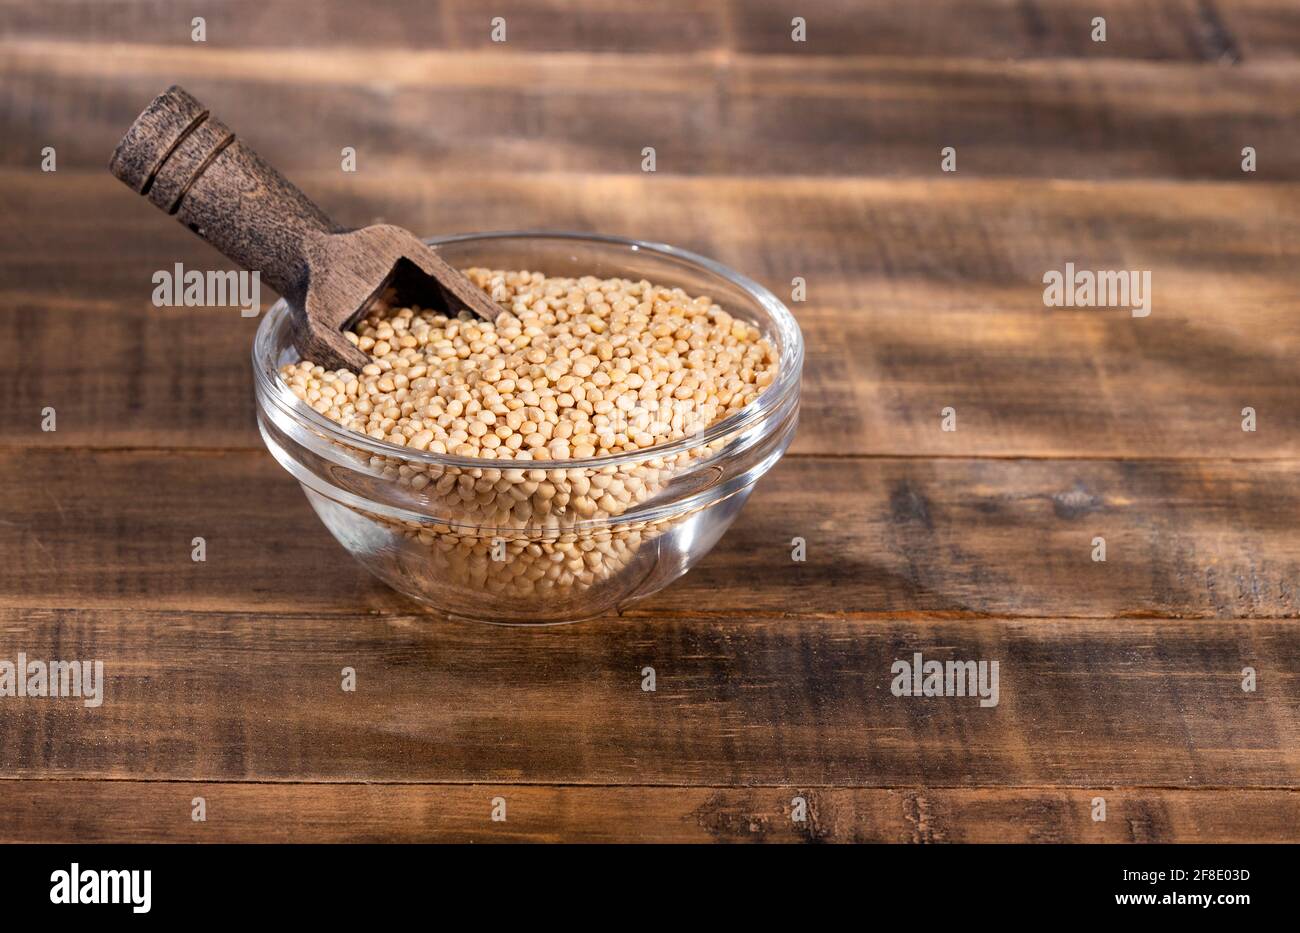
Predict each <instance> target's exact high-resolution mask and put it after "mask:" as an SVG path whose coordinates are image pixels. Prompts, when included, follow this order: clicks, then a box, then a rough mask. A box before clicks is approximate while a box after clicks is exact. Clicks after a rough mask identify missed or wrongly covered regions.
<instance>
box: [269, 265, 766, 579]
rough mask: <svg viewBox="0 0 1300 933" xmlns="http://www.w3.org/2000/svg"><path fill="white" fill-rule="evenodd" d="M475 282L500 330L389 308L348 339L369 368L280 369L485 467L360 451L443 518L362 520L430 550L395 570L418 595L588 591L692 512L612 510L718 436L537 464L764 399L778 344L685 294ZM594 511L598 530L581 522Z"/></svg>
mask: <svg viewBox="0 0 1300 933" xmlns="http://www.w3.org/2000/svg"><path fill="white" fill-rule="evenodd" d="M466 274H467V275H468V276H469V277H470V279H471V280H472V281H473V282H474V283H475V284H477V285H478V286H479V287H480V288H482V289H483V290H484V291H485V292H487V293H488V294H489V295H491V296H492V298H493V299H494V300H496V301H497V302H498V303H499V304H500V305H501V306H502V307H503V308H504V309H505V312H506V313H503V314H502V315H501V316H500V317H499V318H498V319H497V321H496V322H495V324H494V323H490V322H487V321H482V320H480V319H478V318H473V317H470V316H469V315H468V314H463V315H461V316H459V317H456V318H450V319H449V318H447V317H446V316H445V315H441V314H436V313H433V312H429V311H422V310H418V309H413V308H399V309H395V310H394V309H390V308H389V307H387V306H386V305H380V306H379V307H377V308H376V309H375V311H374V312H373V313H372V314H371V315H370V316H369V317H367V318H366V319H365V320H363V321H361V322H360V323H359V324H358V325H357V326H356V328H355V332H349V334H348V336H349V339H352V340H354V341H355V343H356V344H357V346H359V347H360V348H361V349H362V350H364V351H365V352H366V354H367V355H368V356H369V357H370V359H371V362H370V363H369V364H367V365H366V366H365V367H364V368H363V369H362V371H361V373H360V374H359V375H358V374H356V373H352V372H348V371H347V370H340V371H337V372H327V371H326V370H324V369H323V368H322V367H320V366H316V365H314V364H312V363H311V362H310V361H303V362H300V363H298V364H289V365H286V366H284V367H283V368H282V369H281V372H280V375H281V378H282V379H283V380H284V382H285V383H286V384H287V385H288V386H289V388H290V389H291V390H292V391H293V392H294V394H295V395H297V396H298V397H299V398H300V399H302V400H303V401H305V402H306V403H307V404H309V405H311V406H312V408H314V409H315V410H316V411H318V412H320V413H322V414H324V415H325V416H326V417H328V418H330V419H332V420H334V421H337V422H339V423H340V424H342V425H343V426H344V427H347V428H349V429H351V430H353V431H356V432H360V433H363V434H366V435H368V436H370V437H372V438H375V439H377V440H384V441H387V442H389V443H392V444H396V445H399V446H403V447H410V448H414V449H416V450H420V451H430V452H434V453H439V454H446V453H450V454H455V455H459V456H464V457H473V458H477V459H479V460H482V461H483V465H482V467H475V468H472V469H471V468H461V467H452V466H447V467H443V466H439V465H430V464H423V463H420V462H418V461H411V460H406V459H403V458H401V457H400V456H378V455H365V456H367V457H368V462H369V465H370V467H371V468H372V469H374V470H377V471H379V472H380V473H381V474H382V475H383V476H385V477H386V478H387V479H389V480H392V481H393V482H395V483H397V484H398V485H399V486H402V487H405V488H406V489H407V490H409V491H411V492H414V493H416V494H418V495H420V496H422V497H423V498H424V499H425V501H427V502H428V503H429V505H430V506H431V507H432V508H431V511H432V513H433V514H436V515H438V516H439V518H440V520H435V519H430V520H428V521H425V522H420V523H415V522H406V521H401V522H397V521H392V520H390V519H386V518H381V517H379V516H377V515H369V517H370V518H371V519H372V520H374V521H376V522H378V523H380V524H381V525H383V526H385V527H387V528H389V529H391V530H393V531H394V532H397V533H399V534H400V535H401V537H402V539H404V540H405V541H406V542H408V543H410V544H412V545H419V546H420V548H421V551H420V552H419V554H409V553H405V552H403V553H402V554H401V555H400V557H399V560H400V561H401V563H402V569H401V573H402V574H403V575H405V576H407V577H409V578H418V580H419V587H420V588H423V590H424V591H425V592H426V595H428V590H429V589H430V588H444V589H443V590H442V591H441V592H442V593H443V594H444V595H445V600H444V599H442V598H439V599H434V600H433V601H435V602H440V601H450V600H455V599H457V598H461V597H463V591H464V590H467V589H470V590H473V591H475V592H477V593H478V594H479V596H480V597H482V598H488V599H490V598H493V597H501V598H503V599H507V600H509V599H518V598H520V597H530V598H538V597H543V598H546V599H548V600H551V601H554V600H557V599H560V600H562V599H564V598H578V597H580V596H581V594H582V592H583V591H584V590H586V589H588V588H590V587H592V586H594V585H595V584H597V583H600V582H602V581H604V580H607V579H609V578H610V577H612V576H613V575H614V574H616V573H617V572H618V571H620V570H622V569H623V568H625V567H627V566H628V565H629V564H631V563H632V562H633V561H634V560H635V559H636V557H637V556H638V553H639V552H640V549H641V547H642V545H643V544H645V543H646V542H649V541H653V540H654V539H655V538H657V537H658V535H659V534H660V533H662V532H663V531H664V530H666V529H667V528H668V527H671V526H672V525H673V524H674V523H676V522H679V521H682V520H684V519H685V518H686V515H685V514H682V515H676V516H674V517H672V518H668V519H659V520H655V521H650V522H646V521H627V520H624V521H614V519H617V518H618V517H619V516H622V515H624V513H626V512H627V511H628V510H629V509H632V508H634V507H635V506H637V505H640V504H642V503H644V502H646V501H647V500H648V499H650V498H652V497H653V496H655V495H656V494H657V493H659V492H661V491H663V490H664V489H665V487H666V486H667V485H668V483H669V482H670V481H671V480H672V478H673V477H674V476H675V475H677V474H678V473H680V472H682V471H683V470H686V469H689V467H690V464H691V462H692V461H694V460H696V459H698V458H700V457H703V456H707V455H709V454H711V453H713V452H716V451H717V450H719V449H721V447H722V446H723V444H724V443H725V441H726V439H725V438H724V439H719V440H717V441H714V442H713V443H711V444H709V445H707V446H704V447H697V448H693V449H691V450H690V451H687V452H685V453H678V454H675V455H669V456H666V457H665V456H655V455H654V454H653V452H652V453H650V454H648V455H647V457H646V458H645V459H637V460H634V461H633V462H631V463H626V464H621V465H618V466H587V465H579V464H577V463H575V464H573V465H572V466H567V467H563V468H560V467H551V468H548V469H538V468H536V467H531V466H529V461H537V460H552V461H570V460H573V461H581V460H584V459H586V458H590V457H594V456H599V455H603V454H613V453H622V452H630V451H638V450H644V449H646V448H650V447H654V446H657V445H660V444H665V443H669V442H672V441H675V440H678V439H681V438H684V437H687V436H689V435H691V434H693V433H696V432H698V431H700V430H702V429H704V428H706V427H708V426H709V425H710V424H713V423H715V422H717V421H718V420H720V419H722V418H725V417H726V416H727V415H729V414H731V413H733V412H735V411H738V410H739V409H741V408H743V407H744V406H745V405H747V404H748V403H749V402H750V401H752V400H753V399H754V398H755V397H757V396H758V394H759V393H760V392H761V391H762V390H763V388H764V387H765V386H767V385H769V384H770V383H771V382H772V380H773V378H774V377H775V375H776V369H777V353H776V351H775V349H774V348H773V346H772V344H771V343H770V342H769V341H768V340H767V338H765V337H764V336H763V335H762V334H761V333H760V332H759V330H758V329H757V328H756V327H754V326H753V325H752V324H749V323H746V322H744V321H740V320H737V319H735V318H733V317H732V316H731V315H729V314H728V313H727V312H726V311H724V310H723V309H722V308H720V307H719V306H718V305H716V304H714V303H713V302H712V301H711V300H710V299H708V298H692V297H689V296H688V295H686V293H685V292H683V291H682V290H681V289H677V288H664V287H661V286H656V285H652V284H651V283H649V282H645V281H641V282H632V281H629V280H626V279H605V280H600V279H596V278H592V277H586V278H580V279H573V278H547V277H546V276H544V275H542V274H541V273H539V272H500V271H489V270H486V269H469V270H466ZM358 453H359V454H360V451H358ZM503 461H504V462H503ZM367 514H369V513H367ZM602 519H610V520H611V521H609V522H602V521H601V520H602ZM588 520H595V524H587V525H581V524H579V523H582V522H587V521H588ZM503 549H504V556H505V559H504V560H501V559H498V557H499V556H500V555H501V552H502V550H503ZM494 554H495V555H497V556H494Z"/></svg>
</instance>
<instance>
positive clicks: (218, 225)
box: [109, 86, 337, 302]
mask: <svg viewBox="0 0 1300 933" xmlns="http://www.w3.org/2000/svg"><path fill="white" fill-rule="evenodd" d="M109 169H110V170H111V171H112V172H113V174H114V175H116V176H117V177H118V178H119V179H121V180H122V182H123V183H124V184H126V185H128V186H129V187H131V188H132V189H133V190H134V191H136V192H137V193H139V194H142V195H144V196H145V197H147V198H148V199H149V200H150V201H151V202H152V203H153V204H154V205H155V206H156V207H158V208H159V209H160V210H162V211H165V212H166V213H168V214H171V215H174V216H175V217H176V219H177V220H179V221H180V222H181V223H183V224H184V225H185V226H187V227H189V228H190V229H191V230H193V231H194V232H195V233H197V234H198V235H199V236H201V237H203V238H204V239H205V240H207V241H208V242H209V243H211V244H212V245H213V246H215V247H216V248H217V249H219V250H220V251H221V252H222V253H223V254H225V255H226V256H228V257H229V258H230V259H233V260H234V261H235V262H237V263H239V264H240V265H241V266H243V267H244V268H245V269H249V270H250V271H251V270H257V271H260V272H261V274H262V278H263V279H265V280H266V281H267V283H268V284H270V285H271V286H272V287H273V288H274V289H275V290H276V291H278V292H280V294H282V295H284V296H285V297H287V298H289V299H290V300H291V301H296V302H301V301H302V300H303V298H304V296H305V294H306V288H307V275H308V268H307V262H306V259H305V255H304V250H305V248H306V245H307V243H309V242H310V241H312V240H313V239H315V238H318V237H319V236H321V235H323V234H328V233H332V232H335V231H336V230H337V228H336V227H335V226H334V225H333V224H332V223H331V222H330V219H329V218H328V217H327V216H326V215H325V214H324V212H323V211H321V209H320V208H318V207H317V206H316V205H315V204H313V203H312V202H311V200H310V199H309V198H308V197H307V196H306V195H304V194H303V193H302V192H301V191H299V190H298V189H297V188H296V187H294V186H293V185H292V184H290V183H289V182H288V181H287V180H286V179H285V178H284V176H282V175H281V174H280V173H279V172H277V171H276V170H275V169H274V168H272V167H271V166H269V165H267V164H266V163H265V162H263V161H262V160H261V159H260V158H258V156H257V154H256V153H255V152H253V150H252V149H250V148H249V147H248V146H247V145H245V144H244V142H243V141H242V140H241V139H239V138H237V137H236V136H235V134H234V133H233V132H231V130H230V128H229V127H227V126H226V125H225V124H224V123H222V122H221V121H220V120H218V119H216V118H215V117H213V116H212V115H211V114H210V113H209V111H208V110H207V109H206V108H205V107H204V106H203V105H202V104H200V103H199V102H198V101H197V100H196V99H195V98H194V97H193V96H192V95H191V94H189V93H188V92H187V91H185V90H184V89H183V88H181V87H178V86H172V87H170V88H168V89H167V90H166V91H165V92H163V93H162V94H160V95H159V96H158V97H157V98H155V99H154V101H153V102H152V103H151V104H149V106H148V107H146V108H145V110H144V112H143V113H141V114H140V116H139V117H137V118H136V120H135V122H134V123H133V124H131V127H130V129H128V130H127V132H126V135H124V136H123V137H122V141H121V142H120V143H119V144H118V146H117V150H116V151H115V152H114V153H113V159H112V161H111V162H110V163H109Z"/></svg>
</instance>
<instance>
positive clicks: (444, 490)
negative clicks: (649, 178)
mask: <svg viewBox="0 0 1300 933" xmlns="http://www.w3.org/2000/svg"><path fill="white" fill-rule="evenodd" d="M426 242H428V243H429V244H430V245H432V246H434V247H435V248H436V249H437V250H438V252H439V253H440V254H441V255H442V257H443V258H444V259H446V260H447V261H448V262H449V263H451V264H452V265H453V266H455V267H457V268H468V267H471V266H480V267H486V268H491V269H507V270H513V269H528V270H531V271H540V272H543V273H545V274H546V275H548V276H571V277H574V278H581V277H583V276H596V277H598V278H613V277H619V278H627V279H631V280H633V281H640V280H642V279H645V280H649V281H650V282H652V283H654V284H656V285H665V286H670V287H671V286H679V287H681V288H682V289H683V290H685V291H686V293H687V294H689V295H691V296H692V297H695V296H699V295H707V296H710V297H711V298H712V299H713V300H714V301H715V302H717V303H718V304H719V305H721V306H722V308H724V309H725V310H726V311H728V312H729V313H730V314H732V315H733V316H734V317H737V318H740V319H743V320H747V321H749V322H750V323H752V324H755V325H757V326H758V327H759V329H760V330H762V331H763V333H764V334H765V335H766V336H767V337H768V338H769V339H770V340H771V341H772V343H773V344H774V346H775V347H776V349H777V352H778V354H779V360H780V362H779V370H778V372H777V375H776V378H775V379H774V380H773V382H772V383H771V384H770V385H768V386H767V387H766V388H764V389H763V391H762V392H761V393H760V394H759V396H758V397H757V398H756V399H754V400H753V401H752V402H751V403H750V404H749V405H747V406H746V407H745V408H743V409H741V410H740V411H738V412H735V413H733V414H732V415H730V416H729V417H727V418H725V419H723V420H722V421H719V422H717V423H716V424H713V425H711V426H708V427H706V428H705V429H704V430H701V431H698V432H697V433H695V434H692V435H690V436H688V437H686V438H684V439H682V440H679V441H676V442H673V443H670V444H662V445H659V446H657V447H652V448H648V449H646V450H639V451H635V452H632V453H620V454H611V455H607V456H603V457H593V458H591V459H585V460H559V461H543V460H534V461H527V462H523V461H521V462H512V461H493V460H484V459H476V458H471V457H456V456H451V455H449V454H436V453H426V452H422V451H418V450H411V449H407V448H405V447H400V446H397V445H395V444H389V443H386V442H384V441H378V440H374V439H372V438H370V437H368V436H366V435H363V434H358V433H354V432H352V431H349V430H346V429H345V428H343V427H342V426H341V425H339V424H337V423H335V422H333V421H331V420H329V419H328V418H326V417H325V416H324V415H322V414H319V413H317V412H316V411H315V410H313V409H312V408H311V407H310V406H309V405H307V404H306V403H305V402H303V401H301V400H299V399H298V398H297V397H296V396H295V395H294V394H293V393H292V392H291V391H290V390H289V388H288V387H287V386H286V385H285V384H284V383H283V382H282V381H281V379H280V376H279V368H280V366H282V365H283V364H285V363H296V362H298V355H297V352H296V351H295V350H294V347H293V339H292V338H293V334H292V326H291V319H290V315H289V312H288V308H287V307H286V305H285V303H284V302H283V301H279V302H277V303H276V304H275V305H274V306H273V307H272V308H271V309H270V311H268V312H267V314H266V315H265V316H264V317H263V320H262V322H261V324H260V326H259V327H258V330H257V338H256V340H255V341H254V345H253V373H254V381H255V386H256V394H257V408H258V426H259V428H260V429H261V432H262V438H263V440H264V441H265V442H266V446H267V448H268V449H269V450H270V451H271V453H272V455H273V456H274V457H275V459H276V460H277V461H279V463H280V465H281V466H283V467H284V468H285V469H286V470H288V471H289V473H290V474H292V475H293V477H294V478H295V479H297V480H298V482H299V483H300V484H301V485H302V488H303V491H304V492H305V493H306V495H307V499H308V500H309V501H310V502H311V504H312V507H313V508H314V509H315V510H316V514H317V515H319V516H320V519H321V521H322V522H324V523H325V527H326V528H328V529H329V530H330V533H331V534H333V535H334V537H335V538H336V539H337V540H338V542H339V543H340V544H342V545H343V547H344V548H345V549H346V550H347V551H348V553H349V554H351V555H352V556H353V557H355V558H356V559H357V560H358V561H360V562H361V564H362V565H363V566H365V567H366V569H367V570H369V571H370V572H371V573H373V574H374V575H375V576H377V577H379V578H380V579H381V580H383V581H384V582H386V583H387V584H389V585H390V586H392V587H393V588H394V589H396V590H398V591H399V592H401V593H404V594H406V595H407V596H409V597H411V598H412V599H414V600H416V601H418V602H419V603H421V604H422V605H424V606H425V607H427V608H429V609H432V610H435V611H436V612H438V613H441V614H444V615H447V616H452V617H460V618H466V619H474V620H477V621H482V622H496V623H503V624H534V623H554V622H569V621H577V620H579V619H585V618H590V617H592V616H597V615H601V614H603V613H606V612H608V611H610V610H617V609H619V608H621V607H622V606H624V605H626V604H627V603H628V602H630V601H631V600H634V599H640V598H641V597H643V596H648V595H649V594H651V593H654V592H655V591H657V590H659V589H662V588H663V587H664V586H667V585H668V584H669V583H671V582H672V581H673V580H675V579H677V578H678V577H680V576H681V575H682V574H684V573H685V572H686V571H687V570H689V569H690V568H691V567H692V566H693V565H694V564H695V563H696V562H697V561H699V559H700V558H701V557H703V556H704V555H705V554H707V553H708V552H709V550H710V548H712V547H713V545H714V544H716V543H717V541H718V539H719V538H720V537H721V536H722V534H723V532H725V531H726V530H727V528H728V526H730V525H731V523H732V522H733V521H734V520H735V518H736V515H737V514H738V513H739V512H740V509H741V507H742V506H743V505H744V503H745V500H746V499H748V498H749V494H750V492H752V491H753V488H754V484H755V482H757V481H758V479H759V477H761V476H762V475H763V474H764V473H766V472H767V471H768V470H769V469H771V467H772V465H773V464H775V463H776V461H777V460H778V459H780V457H781V455H782V454H783V453H784V452H785V450H786V448H787V447H788V446H789V445H790V441H791V439H792V437H793V435H794V431H795V426H796V424H797V423H798V419H799V380H800V372H801V369H802V367H803V337H802V335H801V334H800V331H799V326H798V324H796V323H795V320H794V317H793V316H792V315H791V314H790V311H789V310H788V309H787V308H786V306H785V305H784V304H782V303H781V302H780V301H778V300H777V298H776V297H775V296H774V295H773V294H772V293H771V292H769V291H768V290H767V289H765V288H763V287H762V286H761V285H758V284H757V283H755V282H752V281H750V280H749V279H747V278H745V277H743V276H741V275H738V274H736V273H735V272H732V271H731V270H730V269H727V268H725V267H724V266H721V265H719V264H718V263H715V262H713V261H711V260H708V259H705V258H703V257H701V256H696V255H694V254H692V253H688V252H686V251H685V250H680V249H676V248H675V247H672V246H666V245H663V244H659V243H641V242H637V241H635V240H627V239H622V238H619V237H606V236H592V235H587V234H574V233H529V232H518V233H516V232H511V233H480V234H469V235H465V236H450V237H435V238H432V239H429V240H427V241H426ZM580 503H581V504H582V508H579V507H578V505H579V504H580ZM592 503H596V504H598V505H597V507H596V508H595V509H594V510H593V508H592Z"/></svg>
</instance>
